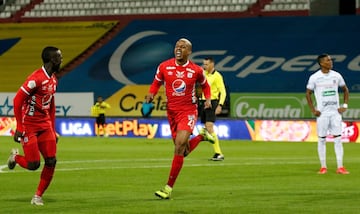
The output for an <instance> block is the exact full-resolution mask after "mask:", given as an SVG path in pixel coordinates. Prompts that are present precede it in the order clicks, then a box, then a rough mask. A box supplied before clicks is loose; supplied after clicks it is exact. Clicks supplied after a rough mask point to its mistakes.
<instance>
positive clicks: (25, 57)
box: [0, 21, 117, 92]
mask: <svg viewBox="0 0 360 214" xmlns="http://www.w3.org/2000/svg"><path fill="white" fill-rule="evenodd" d="M116 23H117V22H116V21H101V22H100V21H98V22H96V21H92V22H53V23H2V24H1V25H0V32H1V33H0V41H1V45H2V46H3V47H2V48H5V47H6V48H5V49H3V50H2V51H4V52H3V53H2V54H1V55H0V68H1V69H0V76H1V78H0V91H3V92H16V91H17V90H18V88H19V86H20V84H21V83H22V82H23V81H24V80H25V78H26V76H28V75H29V74H30V73H32V72H33V71H34V70H35V69H37V68H39V67H40V66H41V65H42V60H41V51H42V49H43V48H44V47H46V46H56V47H58V48H60V49H61V50H62V54H63V66H64V65H66V64H67V63H68V62H70V61H72V60H73V59H74V58H75V57H77V56H78V55H80V54H81V53H82V52H84V51H85V50H86V49H87V48H89V47H90V46H91V45H92V44H93V43H94V42H95V41H97V40H98V39H100V38H101V37H102V36H103V35H104V34H105V33H107V32H108V31H109V30H110V29H111V28H112V27H113V26H114V25H115V24H116ZM0 50H1V49H0Z"/></svg>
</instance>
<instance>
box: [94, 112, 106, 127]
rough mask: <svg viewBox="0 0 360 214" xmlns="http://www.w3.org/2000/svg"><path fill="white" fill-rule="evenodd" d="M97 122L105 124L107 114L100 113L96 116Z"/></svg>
mask: <svg viewBox="0 0 360 214" xmlns="http://www.w3.org/2000/svg"><path fill="white" fill-rule="evenodd" d="M96 124H98V125H105V124H106V121H105V114H99V116H98V117H97V118H96Z"/></svg>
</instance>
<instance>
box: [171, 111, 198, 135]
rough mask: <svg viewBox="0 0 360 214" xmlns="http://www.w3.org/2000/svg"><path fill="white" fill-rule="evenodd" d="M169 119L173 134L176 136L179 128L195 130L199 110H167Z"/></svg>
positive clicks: (189, 130)
mask: <svg viewBox="0 0 360 214" xmlns="http://www.w3.org/2000/svg"><path fill="white" fill-rule="evenodd" d="M167 117H168V121H169V124H170V130H171V136H172V138H173V139H175V138H176V132H177V131H179V130H186V131H188V132H190V133H192V132H193V130H194V127H195V124H196V121H197V118H198V112H197V110H196V109H195V110H193V111H181V110H180V111H171V110H168V112H167Z"/></svg>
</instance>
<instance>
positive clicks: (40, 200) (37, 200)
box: [31, 195, 44, 206]
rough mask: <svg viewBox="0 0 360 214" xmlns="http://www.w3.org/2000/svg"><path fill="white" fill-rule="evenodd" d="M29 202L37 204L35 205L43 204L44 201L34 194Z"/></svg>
mask: <svg viewBox="0 0 360 214" xmlns="http://www.w3.org/2000/svg"><path fill="white" fill-rule="evenodd" d="M31 204H33V205H37V206H43V205H44V202H43V200H42V198H41V197H40V196H38V195H34V197H33V198H32V199H31Z"/></svg>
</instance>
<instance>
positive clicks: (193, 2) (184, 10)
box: [0, 0, 360, 21]
mask: <svg viewBox="0 0 360 214" xmlns="http://www.w3.org/2000/svg"><path fill="white" fill-rule="evenodd" d="M2 1H4V2H5V4H4V5H2V6H1V7H0V19H8V20H13V21H18V20H19V19H22V18H25V19H26V18H42V17H48V18H51V17H90V16H116V15H153V14H199V13H200V14H201V13H237V14H239V13H243V14H245V15H247V16H263V15H268V14H270V15H272V13H273V12H283V11H291V12H293V14H294V15H308V11H309V9H310V0H110V1H106V2H104V1H97V0H2ZM357 1H360V0H357ZM296 11H300V12H302V13H296ZM285 15H286V13H285Z"/></svg>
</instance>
